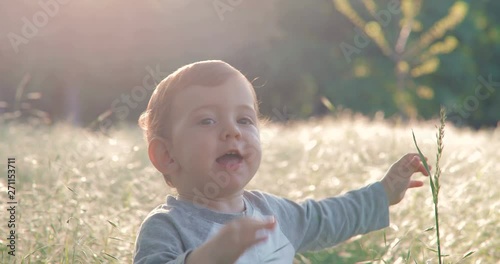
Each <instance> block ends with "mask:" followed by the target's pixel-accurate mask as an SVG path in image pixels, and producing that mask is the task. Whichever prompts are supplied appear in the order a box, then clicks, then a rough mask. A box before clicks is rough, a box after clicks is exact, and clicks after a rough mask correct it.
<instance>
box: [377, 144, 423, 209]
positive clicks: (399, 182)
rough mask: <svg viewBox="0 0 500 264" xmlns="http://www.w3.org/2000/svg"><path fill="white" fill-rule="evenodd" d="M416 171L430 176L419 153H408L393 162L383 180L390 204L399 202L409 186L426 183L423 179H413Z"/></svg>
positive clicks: (413, 186)
mask: <svg viewBox="0 0 500 264" xmlns="http://www.w3.org/2000/svg"><path fill="white" fill-rule="evenodd" d="M426 160H427V158H426ZM429 169H430V170H431V169H432V167H431V166H429ZM415 172H421V173H422V174H424V175H425V176H429V174H428V173H427V171H426V170H425V167H424V164H423V163H422V161H421V160H420V156H419V155H418V153H408V154H406V155H404V156H403V157H402V158H401V159H399V160H398V161H396V162H395V163H394V164H392V166H391V167H390V168H389V170H388V171H387V173H386V174H385V176H384V178H383V179H382V181H381V182H382V185H383V186H384V189H385V192H386V194H387V199H388V200H389V205H393V204H397V203H399V202H400V201H401V200H402V199H403V197H404V195H405V193H406V190H407V189H408V188H415V187H420V186H422V185H423V184H424V183H423V182H422V181H415V180H411V176H412V175H413V173H415Z"/></svg>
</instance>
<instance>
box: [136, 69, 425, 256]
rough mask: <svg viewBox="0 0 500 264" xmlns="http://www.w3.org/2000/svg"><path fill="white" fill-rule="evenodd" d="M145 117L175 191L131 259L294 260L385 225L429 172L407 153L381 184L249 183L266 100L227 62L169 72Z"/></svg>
mask: <svg viewBox="0 0 500 264" xmlns="http://www.w3.org/2000/svg"><path fill="white" fill-rule="evenodd" d="M139 124H140V126H141V127H142V129H143V130H144V133H145V137H146V140H147V142H148V154H149V158H150V160H151V162H152V164H153V165H154V166H155V168H156V169H157V170H158V171H159V172H161V173H162V174H163V177H164V179H165V181H166V183H167V184H168V185H169V186H171V187H173V188H175V190H176V193H177V194H176V195H175V196H171V195H169V196H167V198H166V202H165V203H164V204H162V205H160V206H158V207H157V208H156V209H154V210H153V211H152V212H151V213H150V214H149V215H148V216H147V217H146V219H145V220H144V222H143V223H142V225H141V227H140V230H139V233H138V236H137V241H136V252H135V255H134V263H206V264H212V263H214V264H215V263H217V264H224V263H238V264H240V263H287V264H288V263H292V262H293V258H294V256H295V254H296V253H297V252H303V251H310V250H320V249H324V248H327V247H331V246H334V245H336V244H338V243H340V242H342V241H345V240H347V239H349V238H350V237H352V236H355V235H358V234H365V233H368V232H371V231H374V230H378V229H381V228H384V227H387V226H388V225H389V206H390V205H393V204H396V203H398V202H400V201H401V199H402V198H403V196H404V194H405V192H406V190H407V189H408V188H413V187H419V186H422V185H423V182H422V181H416V180H412V179H411V176H412V175H413V174H414V173H415V172H421V173H423V174H424V175H426V171H425V169H424V167H423V164H422V162H421V160H420V158H419V156H418V154H406V155H404V156H403V157H402V158H401V159H399V160H398V161H396V162H395V163H394V164H393V165H392V166H391V167H390V168H389V170H388V171H387V173H386V174H385V176H384V177H383V179H382V180H381V181H378V182H374V183H372V184H370V185H368V186H366V187H363V188H361V189H359V190H354V191H351V192H348V193H346V194H344V195H342V196H337V197H331V198H327V199H323V200H320V201H315V200H306V201H304V202H302V203H296V202H294V201H291V200H288V199H285V198H281V197H277V196H274V195H272V194H269V193H265V192H260V191H248V190H245V186H246V185H247V184H248V182H249V181H250V180H251V179H252V178H253V176H254V175H255V173H256V172H257V169H258V168H259V164H260V161H261V147H260V136H259V106H258V102H257V98H256V95H255V91H254V89H253V87H252V85H251V83H250V82H249V81H248V80H247V79H246V77H245V76H244V75H243V74H242V73H240V72H239V71H238V70H237V69H235V68H234V67H232V66H231V65H229V64H227V63H225V62H223V61H215V60H214V61H201V62H196V63H193V64H189V65H186V66H184V67H181V68H180V69H178V70H176V71H175V72H173V73H172V74H170V75H169V76H168V77H167V78H165V79H164V80H163V81H162V82H161V83H160V84H158V86H157V87H156V89H155V91H154V93H153V95H152V96H151V99H150V101H149V104H148V107H147V110H146V111H145V112H144V113H143V114H142V115H141V117H140V119H139ZM263 177H279V175H264V176H263Z"/></svg>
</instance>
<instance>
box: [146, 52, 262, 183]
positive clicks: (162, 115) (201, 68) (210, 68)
mask: <svg viewBox="0 0 500 264" xmlns="http://www.w3.org/2000/svg"><path fill="white" fill-rule="evenodd" d="M235 76H240V77H243V78H244V79H245V80H247V81H248V79H247V78H246V77H245V76H244V75H243V74H242V73H241V72H240V71H238V70H237V69H236V68H234V67H233V66H231V65H229V64H228V63H226V62H224V61H220V60H208V61H199V62H195V63H192V64H188V65H185V66H183V67H181V68H179V69H177V70H176V71H174V72H173V73H171V74H170V75H169V76H167V77H166V78H165V79H163V80H162V81H161V82H160V83H159V84H158V85H157V86H156V88H155V90H154V92H153V94H152V95H151V99H150V100H149V103H148V107H147V109H146V111H144V112H143V113H142V114H141V116H140V117H139V121H138V123H139V126H140V127H141V128H142V130H143V132H144V138H145V140H146V142H147V143H148V144H149V143H150V142H151V141H152V140H153V139H154V138H156V137H160V138H166V137H167V135H166V132H167V130H168V127H167V123H168V122H167V120H169V119H168V118H169V113H170V112H171V105H172V102H173V99H174V97H175V95H176V94H177V93H178V92H179V91H181V90H183V89H186V88H187V87H189V86H194V85H199V86H208V87H213V86H218V85H222V84H223V83H224V82H225V81H226V80H227V79H229V78H231V77H235ZM248 83H249V84H250V87H252V84H251V83H250V82H248ZM250 90H251V92H252V95H253V97H254V107H255V111H256V112H257V116H259V106H258V101H257V96H256V94H255V90H254V89H253V87H252V88H251V89H250ZM163 176H164V177H165V180H166V181H167V184H169V185H170V186H172V183H171V181H170V179H169V177H168V175H163Z"/></svg>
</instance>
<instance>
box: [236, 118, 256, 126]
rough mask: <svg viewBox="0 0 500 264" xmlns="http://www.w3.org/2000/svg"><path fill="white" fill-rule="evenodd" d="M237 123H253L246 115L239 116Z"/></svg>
mask: <svg viewBox="0 0 500 264" xmlns="http://www.w3.org/2000/svg"><path fill="white" fill-rule="evenodd" d="M238 123H240V124H242V125H253V123H254V122H253V120H252V119H250V118H248V117H244V118H241V119H240V120H238Z"/></svg>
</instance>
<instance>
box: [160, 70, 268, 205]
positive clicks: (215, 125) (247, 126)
mask: <svg viewBox="0 0 500 264" xmlns="http://www.w3.org/2000/svg"><path fill="white" fill-rule="evenodd" d="M250 89H253V88H252V87H251V86H250V84H249V82H248V81H247V80H246V79H244V78H243V77H239V76H238V77H231V78H229V79H228V80H226V81H225V83H223V84H222V85H219V86H215V87H205V86H191V87H187V88H186V89H184V90H183V91H180V92H179V93H178V94H177V95H176V97H175V99H174V100H173V101H174V102H173V105H172V108H171V113H170V122H169V123H170V126H171V130H170V132H171V137H170V142H171V147H170V155H171V157H172V159H174V160H175V162H176V163H177V165H178V169H177V170H176V172H174V173H173V175H172V176H173V182H174V184H175V186H176V188H177V191H178V192H179V193H180V194H182V193H183V192H184V193H186V194H191V195H193V190H194V189H197V191H198V192H201V194H203V195H204V196H205V197H208V198H216V197H222V196H226V195H234V194H237V193H240V192H242V190H243V188H244V187H245V186H246V184H247V183H248V182H249V181H250V180H251V179H252V177H253V176H254V175H255V173H256V171H257V168H258V167H259V164H260V160H261V149H260V138H259V129H258V123H257V122H258V120H257V114H256V111H255V108H254V98H253V96H252V93H251V90H250ZM197 195H200V193H198V194H197Z"/></svg>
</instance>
